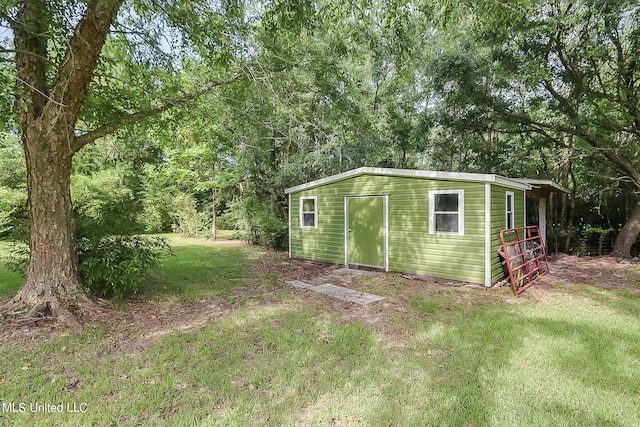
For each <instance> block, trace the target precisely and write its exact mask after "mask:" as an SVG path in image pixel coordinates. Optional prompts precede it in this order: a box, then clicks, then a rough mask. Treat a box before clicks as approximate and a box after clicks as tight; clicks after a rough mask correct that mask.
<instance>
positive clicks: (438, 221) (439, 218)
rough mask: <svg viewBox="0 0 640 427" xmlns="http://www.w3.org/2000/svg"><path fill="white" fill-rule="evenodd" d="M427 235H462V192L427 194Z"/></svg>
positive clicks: (441, 191) (449, 191)
mask: <svg viewBox="0 0 640 427" xmlns="http://www.w3.org/2000/svg"><path fill="white" fill-rule="evenodd" d="M429 234H458V235H463V234H464V190H437V191H430V192H429Z"/></svg>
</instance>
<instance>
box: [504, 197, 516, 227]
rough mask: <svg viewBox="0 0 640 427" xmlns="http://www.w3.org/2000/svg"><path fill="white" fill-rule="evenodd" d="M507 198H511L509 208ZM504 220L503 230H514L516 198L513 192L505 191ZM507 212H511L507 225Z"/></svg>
mask: <svg viewBox="0 0 640 427" xmlns="http://www.w3.org/2000/svg"><path fill="white" fill-rule="evenodd" d="M509 196H511V206H509ZM504 205H505V209H504V220H505V229H507V230H508V229H511V228H515V226H516V196H515V194H514V192H513V191H507V192H505V194H504ZM509 212H511V224H509Z"/></svg>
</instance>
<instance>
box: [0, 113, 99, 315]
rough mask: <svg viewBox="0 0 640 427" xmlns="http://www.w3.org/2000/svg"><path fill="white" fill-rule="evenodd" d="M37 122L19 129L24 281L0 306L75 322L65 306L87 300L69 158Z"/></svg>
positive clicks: (58, 139) (57, 135)
mask: <svg viewBox="0 0 640 427" xmlns="http://www.w3.org/2000/svg"><path fill="white" fill-rule="evenodd" d="M40 124H41V122H40V121H36V122H34V123H33V125H32V126H30V127H29V128H28V129H27V130H26V131H25V132H23V136H22V139H23V147H24V151H25V158H26V163H27V185H28V194H29V196H28V200H27V209H28V214H29V231H30V233H29V236H30V237H29V249H30V258H29V266H28V268H27V276H26V282H25V284H24V285H23V287H22V288H21V289H20V291H19V292H18V294H17V295H16V296H15V297H14V298H13V300H12V301H11V302H10V303H9V304H8V305H7V306H6V307H5V311H12V312H14V313H21V314H22V313H27V315H28V316H33V315H36V314H37V315H46V316H49V315H52V316H56V317H61V318H63V319H62V320H65V319H67V320H69V321H71V322H72V325H73V326H76V324H75V322H73V321H72V320H71V319H72V318H71V316H68V315H69V314H70V313H69V311H68V310H69V309H71V310H74V309H77V308H80V305H81V304H91V303H90V301H89V299H88V298H87V297H86V296H85V293H84V291H83V289H82V287H81V286H80V283H79V280H78V258H77V256H76V251H75V238H74V235H75V225H74V216H73V208H72V204H71V192H70V181H71V158H72V152H71V151H70V150H69V148H68V144H67V143H66V141H67V140H69V139H73V138H74V135H73V134H71V135H68V134H66V133H65V132H64V131H61V130H59V129H58V130H57V132H56V131H53V132H49V133H48V134H44V133H43V130H44V129H42V127H41V126H40Z"/></svg>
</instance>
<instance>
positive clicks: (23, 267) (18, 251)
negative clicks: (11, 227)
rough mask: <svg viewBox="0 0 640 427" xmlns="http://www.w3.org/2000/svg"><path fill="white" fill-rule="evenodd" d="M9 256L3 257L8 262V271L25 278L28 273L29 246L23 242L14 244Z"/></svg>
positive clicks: (11, 246)
mask: <svg viewBox="0 0 640 427" xmlns="http://www.w3.org/2000/svg"><path fill="white" fill-rule="evenodd" d="M7 253H8V255H6V256H5V257H3V258H4V259H5V260H7V264H6V266H7V269H8V270H9V271H12V272H14V273H17V274H21V275H22V276H24V275H25V274H26V273H27V265H28V264H29V245H27V244H26V243H21V242H12V243H11V245H10V246H9V249H8V250H7Z"/></svg>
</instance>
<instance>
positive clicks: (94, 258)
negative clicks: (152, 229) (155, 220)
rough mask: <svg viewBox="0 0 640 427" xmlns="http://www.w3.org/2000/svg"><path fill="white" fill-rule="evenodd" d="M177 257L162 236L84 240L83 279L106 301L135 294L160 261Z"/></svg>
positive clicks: (80, 256)
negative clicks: (169, 256)
mask: <svg viewBox="0 0 640 427" xmlns="http://www.w3.org/2000/svg"><path fill="white" fill-rule="evenodd" d="M168 254H173V252H172V250H171V247H170V246H169V242H168V241H167V239H165V238H162V237H149V236H105V237H102V238H99V239H86V238H85V239H80V240H79V241H78V259H79V270H80V271H79V273H80V279H81V281H82V284H83V286H84V288H85V289H86V290H87V292H89V293H91V294H93V295H96V296H100V297H104V298H123V297H126V296H129V295H132V294H135V293H136V292H137V291H138V290H139V288H140V285H141V284H142V281H143V280H144V278H145V277H146V276H147V274H148V273H149V271H150V270H151V269H152V268H154V267H157V266H158V264H159V262H160V259H161V258H162V257H163V256H165V255H168Z"/></svg>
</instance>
